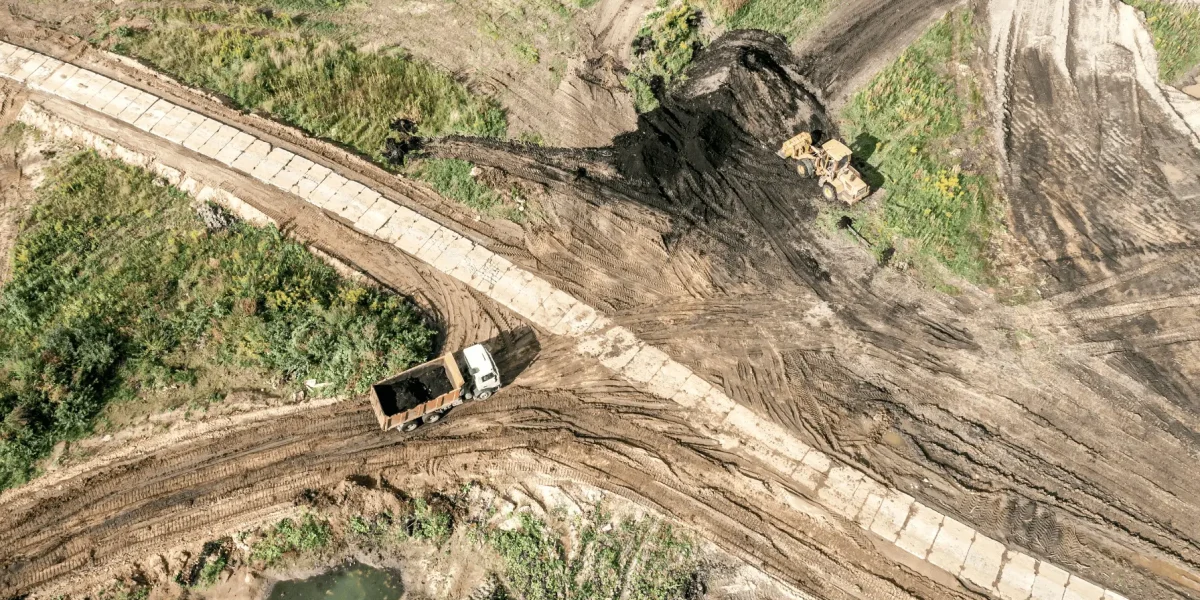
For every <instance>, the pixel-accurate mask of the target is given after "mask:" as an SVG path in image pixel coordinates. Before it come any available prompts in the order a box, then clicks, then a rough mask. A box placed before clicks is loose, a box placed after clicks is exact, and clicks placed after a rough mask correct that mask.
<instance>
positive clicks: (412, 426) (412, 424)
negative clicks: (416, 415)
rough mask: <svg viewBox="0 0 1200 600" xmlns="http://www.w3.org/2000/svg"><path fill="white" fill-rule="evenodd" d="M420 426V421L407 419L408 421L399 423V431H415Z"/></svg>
mask: <svg viewBox="0 0 1200 600" xmlns="http://www.w3.org/2000/svg"><path fill="white" fill-rule="evenodd" d="M420 426H421V422H420V421H418V420H416V419H413V420H412V421H409V422H407V423H405V424H403V425H401V426H400V431H403V432H404V433H408V432H410V431H415V430H416V429H417V428H418V427H420Z"/></svg>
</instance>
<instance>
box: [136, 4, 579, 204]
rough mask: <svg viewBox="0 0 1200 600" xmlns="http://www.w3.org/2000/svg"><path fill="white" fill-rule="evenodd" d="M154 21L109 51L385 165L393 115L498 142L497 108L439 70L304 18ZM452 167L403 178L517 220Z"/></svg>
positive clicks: (509, 199) (435, 131)
mask: <svg viewBox="0 0 1200 600" xmlns="http://www.w3.org/2000/svg"><path fill="white" fill-rule="evenodd" d="M554 6H558V7H559V8H560V9H561V8H562V7H561V5H558V4H554ZM563 10H565V9H563ZM156 21H157V24H156V25H155V26H154V27H152V28H150V29H148V30H136V31H135V30H128V29H125V30H118V31H116V32H114V44H113V48H114V50H116V51H118V52H121V53H123V54H127V55H130V56H134V57H137V58H139V59H142V60H144V61H146V62H148V63H150V64H152V65H154V67H155V68H158V69H160V70H163V71H165V72H167V73H170V74H172V75H174V76H175V77H178V78H179V79H181V80H182V81H184V82H186V83H188V84H190V85H193V86H196V87H200V88H204V89H208V90H212V91H215V92H218V93H220V94H223V95H225V96H228V97H229V98H231V99H232V100H233V101H234V103H235V104H237V105H238V106H239V107H241V108H244V109H257V110H262V111H265V112H268V113H270V114H272V115H274V116H276V117H278V118H280V119H281V120H283V121H286V122H288V123H291V124H293V125H295V126H297V127H299V128H300V129H302V130H304V131H306V132H308V133H310V134H312V135H316V136H319V137H324V138H327V139H330V140H333V141H335V142H338V143H341V144H344V145H346V146H349V147H351V148H353V149H354V150H356V151H358V152H360V153H362V154H364V155H366V156H368V157H370V158H371V159H372V160H375V161H376V162H379V163H380V164H383V165H385V166H388V165H387V163H386V161H385V159H384V157H383V151H384V144H385V140H386V139H387V138H388V136H389V135H391V133H392V131H391V124H392V123H393V122H395V121H396V120H397V119H400V118H405V119H410V120H412V121H414V122H416V123H417V131H416V134H417V135H419V136H422V137H438V136H442V135H448V134H463V135H472V136H481V137H492V138H504V137H506V135H507V128H508V125H507V120H506V117H505V114H504V111H503V109H501V108H500V105H499V104H498V103H496V102H495V101H494V100H492V99H489V98H484V97H481V96H477V95H475V94H473V93H471V92H470V91H469V90H468V89H467V88H466V86H464V85H463V84H462V83H460V82H459V81H457V80H456V79H455V78H454V77H453V76H452V75H450V74H449V73H447V72H445V71H443V70H441V69H439V68H437V67H435V66H434V65H431V64H429V63H426V62H423V61H420V60H416V59H413V58H411V57H408V56H407V55H405V54H403V53H402V52H399V51H392V52H389V53H383V54H372V53H364V52H360V51H359V50H357V49H356V48H355V47H354V46H353V45H351V44H348V43H345V42H340V41H334V40H332V39H329V38H328V37H327V36H326V35H325V34H324V32H322V31H318V30H314V29H313V23H312V22H311V21H308V20H303V19H299V18H296V17H288V16H286V15H284V16H264V15H263V14H261V13H259V12H257V11H234V12H219V11H181V10H170V11H159V12H158V13H156ZM515 48H516V52H517V53H518V55H519V56H521V57H522V58H523V60H525V61H527V62H530V63H537V62H539V61H540V60H541V59H540V56H539V54H538V49H537V48H536V47H535V46H533V45H531V44H529V43H527V42H524V41H522V42H520V43H518V44H517V45H516V46H515ZM459 163H462V161H450V162H447V161H422V162H420V163H418V164H414V165H410V166H409V167H410V168H406V169H405V170H404V173H405V174H408V175H411V176H414V177H417V178H419V179H422V180H424V181H426V182H427V183H430V184H431V185H433V186H434V188H435V189H437V190H438V191H439V192H440V193H442V194H444V195H446V196H448V197H450V198H452V199H454V200H457V201H459V202H462V203H463V204H466V205H467V206H470V207H471V208H474V209H475V210H478V211H480V212H483V213H485V214H489V215H495V216H501V217H507V218H511V219H513V220H516V221H520V220H522V219H523V218H524V215H523V214H522V211H521V209H522V208H523V201H521V202H516V206H514V205H513V203H514V202H515V201H516V199H515V198H514V197H513V195H512V194H511V191H507V192H506V191H501V190H495V189H491V188H489V187H487V186H486V185H484V184H481V183H479V182H476V181H475V180H474V179H473V178H470V177H463V169H462V165H461V164H459ZM463 164H466V163H463ZM469 172H470V166H469V165H468V167H467V168H466V173H469Z"/></svg>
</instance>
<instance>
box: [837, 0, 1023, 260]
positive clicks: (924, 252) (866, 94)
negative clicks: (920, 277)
mask: <svg viewBox="0 0 1200 600" xmlns="http://www.w3.org/2000/svg"><path fill="white" fill-rule="evenodd" d="M973 31H974V30H973V26H972V23H971V14H970V12H969V11H958V12H955V13H952V14H951V15H949V16H947V17H946V18H945V19H943V20H942V21H940V22H939V23H937V24H936V25H934V26H933V28H931V29H930V30H929V31H928V32H927V33H926V34H925V35H924V36H923V37H921V38H920V39H919V40H918V41H917V42H916V43H915V44H914V45H913V46H912V47H910V48H909V49H908V50H907V51H905V52H904V54H902V55H901V56H900V58H899V59H897V60H896V62H895V63H893V64H892V65H890V66H889V67H887V68H886V69H884V71H883V72H882V73H880V74H879V75H878V76H877V77H876V78H875V79H874V80H873V81H872V82H871V83H870V85H868V86H867V88H866V89H865V90H863V91H861V92H860V93H858V94H857V95H856V96H855V97H854V98H853V100H852V101H851V103H850V105H849V106H848V107H847V109H846V111H845V113H844V115H843V117H844V120H845V124H844V127H843V132H844V133H845V134H846V136H847V138H848V140H849V141H850V143H851V146H852V147H853V149H854V152H855V155H856V156H857V157H859V158H860V159H861V158H863V157H869V158H867V163H868V168H867V169H864V171H865V173H864V175H866V176H867V178H868V180H869V181H870V183H871V184H872V185H873V186H879V185H881V184H882V186H883V187H884V188H886V189H887V196H886V199H885V200H884V201H883V205H882V207H879V209H878V210H875V211H872V212H867V211H871V210H872V209H871V208H867V207H864V205H859V207H856V208H857V210H852V211H842V214H849V215H850V216H852V217H854V218H855V219H856V221H857V222H858V224H859V226H860V227H861V228H862V230H863V233H864V234H865V235H866V236H867V238H868V239H870V240H872V242H873V243H874V244H875V250H876V251H877V252H881V253H882V252H884V251H885V249H887V248H891V247H895V248H896V257H895V258H896V260H907V261H910V262H913V263H915V264H917V265H918V266H919V265H920V264H921V263H922V261H925V260H937V261H940V262H941V263H943V264H944V265H945V266H946V267H948V268H949V269H950V270H951V271H953V272H954V273H956V274H958V275H960V276H963V277H965V278H967V279H969V280H973V281H981V280H983V279H985V278H986V277H987V276H988V269H989V267H988V248H989V242H990V239H991V235H992V232H993V231H994V230H995V228H996V227H998V226H999V224H1000V222H1001V220H1000V217H999V215H997V201H996V196H995V192H994V188H993V185H992V183H991V181H990V179H989V178H988V177H987V176H986V175H983V174H980V173H978V172H973V171H971V170H970V169H969V168H965V167H964V165H963V162H962V159H961V158H960V157H961V150H956V148H963V147H967V148H969V147H972V146H979V145H981V144H985V143H986V139H985V138H984V137H983V136H984V134H983V132H984V129H983V128H982V127H981V126H980V127H976V128H974V129H972V130H970V131H967V130H966V129H967V124H968V123H973V122H980V121H981V117H980V115H981V114H982V111H983V107H982V99H981V97H980V96H979V92H978V88H977V87H976V85H975V81H974V79H973V78H971V77H970V76H964V77H961V78H960V77H959V76H958V75H957V62H958V59H959V57H961V56H965V55H967V54H968V53H969V52H970V49H971V48H972V33H973ZM964 97H966V98H965V99H964Z"/></svg>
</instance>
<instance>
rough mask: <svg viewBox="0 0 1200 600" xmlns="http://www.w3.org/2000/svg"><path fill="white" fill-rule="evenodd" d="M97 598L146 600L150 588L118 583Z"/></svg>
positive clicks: (103, 591) (107, 599) (141, 585)
mask: <svg viewBox="0 0 1200 600" xmlns="http://www.w3.org/2000/svg"><path fill="white" fill-rule="evenodd" d="M96 597H97V598H98V599H99V600H146V599H147V598H149V597H150V586H148V585H145V584H141V583H137V582H125V581H118V582H117V583H116V584H114V585H112V586H110V587H107V588H105V589H103V590H101V591H100V592H99V593H97V594H96ZM59 598H65V596H59Z"/></svg>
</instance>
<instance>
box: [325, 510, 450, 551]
mask: <svg viewBox="0 0 1200 600" xmlns="http://www.w3.org/2000/svg"><path fill="white" fill-rule="evenodd" d="M452 507H453V504H452V501H448V502H446V501H441V499H439V500H438V501H435V502H433V503H431V502H430V501H428V500H426V499H424V498H416V499H413V500H412V502H411V503H410V505H409V507H408V510H407V511H405V512H403V513H401V514H398V515H393V514H391V513H390V512H385V513H379V514H376V515H354V516H352V517H350V518H349V519H348V520H347V523H346V525H347V529H348V530H349V531H350V533H351V534H353V536H354V538H355V539H356V540H357V541H359V542H360V543H363V544H365V545H366V546H369V547H373V548H382V547H386V546H387V545H389V544H393V543H402V542H408V541H413V540H415V541H419V542H428V543H431V544H434V545H435V546H441V545H442V544H444V543H445V542H446V540H448V539H450V535H451V534H453V533H454V515H453V514H452Z"/></svg>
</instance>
